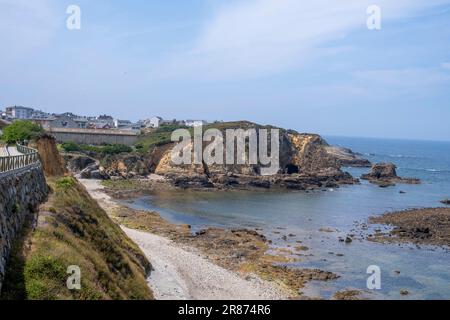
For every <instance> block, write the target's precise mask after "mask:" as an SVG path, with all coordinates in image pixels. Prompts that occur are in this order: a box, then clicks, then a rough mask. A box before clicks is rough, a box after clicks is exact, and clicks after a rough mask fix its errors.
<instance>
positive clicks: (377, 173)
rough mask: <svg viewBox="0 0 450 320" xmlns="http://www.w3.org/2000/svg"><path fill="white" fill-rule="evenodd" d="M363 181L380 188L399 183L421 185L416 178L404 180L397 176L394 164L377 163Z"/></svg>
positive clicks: (363, 177)
mask: <svg viewBox="0 0 450 320" xmlns="http://www.w3.org/2000/svg"><path fill="white" fill-rule="evenodd" d="M361 179H363V180H368V181H370V182H371V183H375V184H378V185H380V187H388V186H393V185H395V184H397V183H406V184H419V183H420V180H419V179H416V178H402V177H399V176H398V175H397V166H396V165H395V164H393V163H377V164H374V165H373V166H372V170H371V171H370V173H368V174H364V175H362V176H361Z"/></svg>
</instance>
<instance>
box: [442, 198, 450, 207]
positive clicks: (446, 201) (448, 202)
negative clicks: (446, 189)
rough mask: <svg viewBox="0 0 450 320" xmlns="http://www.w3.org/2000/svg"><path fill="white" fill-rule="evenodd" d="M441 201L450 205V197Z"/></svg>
mask: <svg viewBox="0 0 450 320" xmlns="http://www.w3.org/2000/svg"><path fill="white" fill-rule="evenodd" d="M441 203H442V204H445V205H447V206H450V199H445V200H442V201H441Z"/></svg>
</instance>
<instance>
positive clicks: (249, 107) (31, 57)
mask: <svg viewBox="0 0 450 320" xmlns="http://www.w3.org/2000/svg"><path fill="white" fill-rule="evenodd" d="M71 4H75V5H78V6H79V7H80V8H81V10H82V16H81V23H82V24H81V30H77V31H70V30H67V28H66V19H67V14H66V8H67V7H68V6H69V5H71ZM371 4H377V5H379V7H380V8H381V13H382V16H381V17H382V29H381V30H379V31H370V30H368V29H367V27H366V20H367V17H368V16H367V13H366V9H367V7H368V6H369V5H371ZM0 9H1V10H0V44H1V50H0V107H5V106H7V105H14V104H18V105H26V106H31V107H36V108H41V109H43V110H45V111H49V112H65V111H72V112H76V113H79V114H88V115H95V114H100V113H110V114H113V115H114V116H117V117H119V118H125V119H127V118H130V119H133V120H137V119H139V118H144V117H150V116H153V115H161V116H163V117H165V118H179V119H185V118H194V119H197V118H199V119H207V120H215V119H220V120H242V119H246V120H251V121H255V122H259V123H263V124H275V125H279V126H282V127H286V128H292V129H296V130H299V131H302V132H317V133H320V134H323V135H344V136H367V137H390V138H410V139H418V138H419V139H432V140H450V125H449V121H448V119H450V0H429V1H423V0H395V1H394V0H390V1H387V0H375V1H374V0H372V1H365V0H341V1H335V0H316V1H308V2H307V1H300V0H245V1H244V0H242V1H238V0H171V1H163V0H150V1H143V0H142V1H137V0H134V1H120V0H110V1H107V0H96V1H84V0H83V1H77V0H71V1H65V0H60V1H56V0H33V1H27V0H0Z"/></svg>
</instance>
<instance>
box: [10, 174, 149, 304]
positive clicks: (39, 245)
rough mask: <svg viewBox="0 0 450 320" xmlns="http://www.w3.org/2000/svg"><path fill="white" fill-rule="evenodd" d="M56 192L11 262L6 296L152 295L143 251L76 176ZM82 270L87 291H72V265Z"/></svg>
mask: <svg viewBox="0 0 450 320" xmlns="http://www.w3.org/2000/svg"><path fill="white" fill-rule="evenodd" d="M48 183H49V185H50V187H51V189H52V190H53V192H52V194H51V195H50V198H49V201H48V202H47V203H46V204H45V205H43V206H42V208H41V212H40V215H39V221H38V226H37V228H36V229H35V230H31V229H30V228H28V229H26V230H25V231H24V234H23V237H22V241H18V242H17V243H16V245H15V247H14V252H13V253H12V257H11V262H10V264H9V266H8V271H7V279H6V281H5V284H4V288H3V290H2V291H3V292H2V298H3V299H88V300H90V299H152V298H153V296H152V292H151V291H150V289H149V288H148V285H147V283H146V274H147V272H148V271H149V269H150V264H149V262H148V261H147V260H146V259H145V257H144V256H143V254H142V252H141V251H140V249H139V248H138V247H137V246H136V245H135V244H134V243H133V242H132V241H131V240H130V239H129V238H128V237H127V236H126V235H125V233H123V232H122V230H121V229H120V228H119V227H118V226H117V225H116V224H115V223H113V222H112V221H111V220H110V219H109V217H108V216H107V214H106V213H105V211H103V209H101V208H100V207H99V205H98V204H97V202H96V201H94V200H93V199H92V198H91V197H90V196H89V194H88V193H87V191H86V190H85V189H84V187H83V186H81V185H80V184H79V183H78V182H77V181H76V180H75V179H73V178H70V177H65V178H54V179H50V180H49V181H48ZM71 265H76V266H79V267H80V268H81V287H82V288H81V290H79V291H77V290H68V289H67V286H66V281H67V278H68V277H69V274H67V273H66V271H67V267H68V266H71Z"/></svg>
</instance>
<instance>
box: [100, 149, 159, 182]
mask: <svg viewBox="0 0 450 320" xmlns="http://www.w3.org/2000/svg"><path fill="white" fill-rule="evenodd" d="M102 167H103V171H104V173H105V174H106V175H108V176H110V177H112V176H117V177H123V178H126V179H130V178H135V177H144V176H147V175H149V174H150V170H149V166H148V164H147V163H146V159H145V158H144V157H143V156H141V155H137V154H120V155H113V156H106V157H105V158H104V159H103V160H102Z"/></svg>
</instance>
